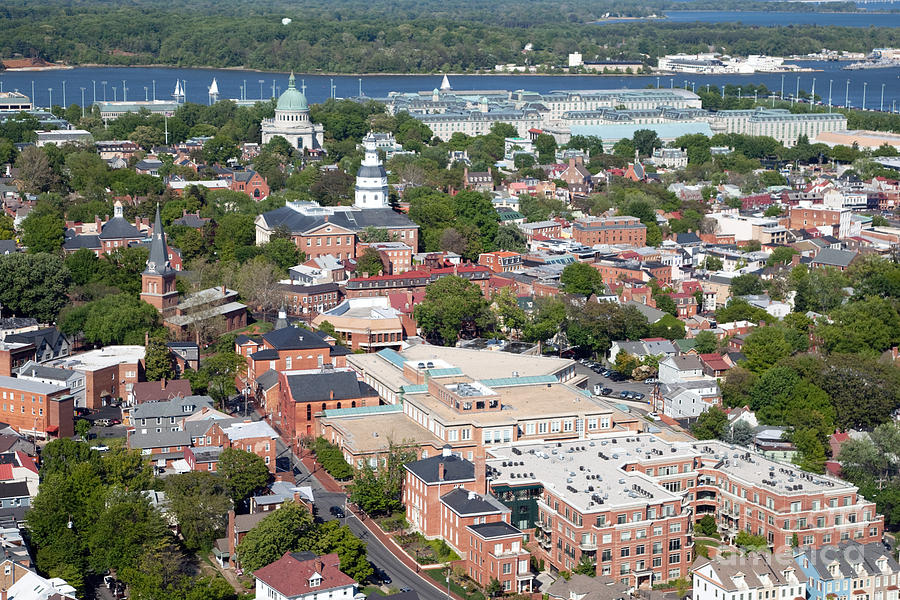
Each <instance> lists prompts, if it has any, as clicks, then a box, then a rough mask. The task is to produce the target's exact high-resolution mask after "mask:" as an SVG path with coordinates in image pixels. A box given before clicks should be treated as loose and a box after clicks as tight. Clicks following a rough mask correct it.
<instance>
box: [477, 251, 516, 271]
mask: <svg viewBox="0 0 900 600" xmlns="http://www.w3.org/2000/svg"><path fill="white" fill-rule="evenodd" d="M478 264H479V265H482V266H485V267H487V268H489V269H490V270H491V271H493V272H494V273H509V272H511V271H519V270H521V269H522V255H521V254H519V253H518V252H510V251H508V250H498V251H496V252H484V253H482V254H479V255H478Z"/></svg>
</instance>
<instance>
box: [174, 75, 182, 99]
mask: <svg viewBox="0 0 900 600" xmlns="http://www.w3.org/2000/svg"><path fill="white" fill-rule="evenodd" d="M172 97H173V98H175V101H176V102H178V101H179V100H181V99H182V98H184V89H183V88H182V87H181V80H180V79H176V80H175V91H174V92H172Z"/></svg>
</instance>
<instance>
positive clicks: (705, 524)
mask: <svg viewBox="0 0 900 600" xmlns="http://www.w3.org/2000/svg"><path fill="white" fill-rule="evenodd" d="M694 531H696V532H697V534H698V535H702V536H706V537H711V536H714V535H716V534H717V533H718V532H719V526H718V525H717V524H716V518H715V517H714V516H712V515H703V516H702V517H700V518H699V519H698V520H697V523H696V524H695V525H694Z"/></svg>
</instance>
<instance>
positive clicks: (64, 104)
mask: <svg viewBox="0 0 900 600" xmlns="http://www.w3.org/2000/svg"><path fill="white" fill-rule="evenodd" d="M62 87H63V103H62V105H63V108H65V106H66V80H65V79H63V82H62Z"/></svg>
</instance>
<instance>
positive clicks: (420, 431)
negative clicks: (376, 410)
mask: <svg viewBox="0 0 900 600" xmlns="http://www.w3.org/2000/svg"><path fill="white" fill-rule="evenodd" d="M322 423H323V424H327V425H331V426H333V427H334V428H335V429H336V430H337V431H339V432H340V433H341V434H342V435H343V438H344V443H345V445H346V446H348V447H349V448H350V449H351V450H352V451H354V452H356V453H361V454H365V453H370V452H378V451H381V450H387V449H388V446H389V444H390V442H393V443H395V444H401V443H410V444H412V445H414V446H422V445H424V444H430V445H432V446H434V447H435V448H441V447H443V445H444V444H445V443H446V442H444V441H443V440H441V439H439V438H438V437H437V436H435V435H434V434H432V433H431V432H430V431H428V430H427V429H425V428H424V427H422V426H421V425H419V424H418V423H416V422H415V421H413V420H412V419H410V418H409V417H407V416H406V415H405V414H403V413H402V412H390V413H385V414H363V415H359V416H348V417H324V418H323V419H322Z"/></svg>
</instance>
